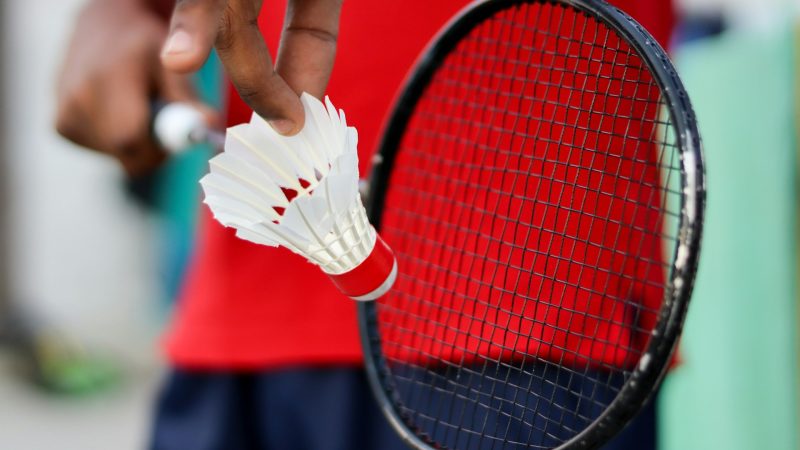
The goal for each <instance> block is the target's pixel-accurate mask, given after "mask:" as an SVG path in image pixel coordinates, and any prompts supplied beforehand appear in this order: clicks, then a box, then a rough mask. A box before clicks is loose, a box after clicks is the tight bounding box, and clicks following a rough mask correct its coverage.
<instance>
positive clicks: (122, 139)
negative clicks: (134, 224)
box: [56, 0, 214, 176]
mask: <svg viewBox="0 0 800 450" xmlns="http://www.w3.org/2000/svg"><path fill="white" fill-rule="evenodd" d="M166 33H167V26H166V23H165V20H164V19H162V18H161V17H159V16H158V15H157V14H156V13H155V12H153V11H152V10H150V9H148V8H147V7H146V6H144V5H143V3H142V2H141V0H93V1H91V2H90V3H89V4H88V5H87V7H86V8H85V9H84V10H83V12H82V13H81V15H80V17H79V19H78V23H77V26H76V30H75V32H74V34H73V36H72V41H71V43H70V46H69V49H68V51H67V56H66V59H65V63H64V66H63V69H62V72H61V75H60V78H59V82H58V110H57V117H56V128H57V130H58V132H59V133H61V134H62V135H63V136H64V137H66V138H67V139H69V140H71V141H73V142H75V143H77V144H79V145H82V146H84V147H88V148H90V149H94V150H97V151H100V152H102V153H106V154H109V155H112V156H114V157H116V158H117V159H118V160H119V161H120V163H121V164H122V166H123V168H124V169H125V171H126V172H127V173H128V174H129V175H131V176H138V175H144V174H146V173H148V172H150V171H152V170H153V169H154V168H155V167H157V166H158V164H159V163H160V162H161V161H162V160H163V159H164V157H165V153H164V152H163V150H162V149H160V148H159V146H158V145H157V144H156V143H155V141H154V140H153V138H152V136H151V132H150V121H151V110H150V108H151V101H152V100H153V99H155V98H158V99H160V100H163V101H184V102H190V103H195V104H197V106H198V108H201V110H203V111H204V112H205V113H206V115H207V116H208V120H209V123H211V122H213V121H214V116H213V113H212V112H211V110H210V109H209V108H207V107H204V106H202V105H200V104H199V103H198V101H197V99H196V97H195V95H194V92H193V90H192V86H191V84H190V80H189V79H188V78H187V77H186V76H184V75H177V74H174V73H172V72H169V71H167V70H165V69H164V68H163V66H162V65H161V62H160V61H159V53H160V48H161V44H162V43H163V40H164V38H165V37H166Z"/></svg>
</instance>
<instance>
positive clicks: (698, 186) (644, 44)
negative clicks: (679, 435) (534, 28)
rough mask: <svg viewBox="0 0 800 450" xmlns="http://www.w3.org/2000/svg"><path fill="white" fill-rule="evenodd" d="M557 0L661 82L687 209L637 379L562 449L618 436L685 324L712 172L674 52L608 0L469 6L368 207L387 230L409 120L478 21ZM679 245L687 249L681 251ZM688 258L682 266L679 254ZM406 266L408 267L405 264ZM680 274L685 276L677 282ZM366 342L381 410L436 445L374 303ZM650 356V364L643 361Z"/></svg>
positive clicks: (386, 157)
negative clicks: (397, 369)
mask: <svg viewBox="0 0 800 450" xmlns="http://www.w3.org/2000/svg"><path fill="white" fill-rule="evenodd" d="M525 3H527V4H533V3H550V4H559V5H565V6H571V7H573V8H576V9H577V10H579V11H581V12H583V13H585V14H587V15H588V16H591V17H594V18H596V19H597V20H599V21H600V22H602V23H603V24H605V25H606V26H607V27H608V28H609V29H611V30H612V31H614V32H616V33H617V34H618V35H619V36H620V37H622V38H624V39H625V40H626V41H628V43H629V44H630V45H631V47H632V48H633V49H634V50H636V51H637V52H638V53H639V55H640V56H641V58H642V60H643V61H644V62H645V64H646V65H647V67H648V68H649V69H650V71H651V73H652V75H653V78H654V80H655V81H656V83H657V84H658V86H659V87H660V89H661V92H662V95H663V96H664V99H665V103H666V105H667V107H668V109H669V113H670V114H671V118H672V121H673V126H674V131H675V133H676V134H677V136H676V138H677V143H678V144H679V148H680V150H681V161H680V162H681V187H682V191H683V195H682V196H681V214H680V216H681V217H680V224H679V235H678V238H679V241H678V245H676V248H675V252H676V255H674V258H673V266H672V270H671V272H672V277H671V279H670V280H669V284H668V286H667V289H666V290H665V298H664V302H663V304H662V307H661V310H660V312H659V317H658V321H657V324H656V326H655V328H654V330H653V332H652V338H651V340H650V343H649V346H648V348H647V350H646V352H645V354H644V356H643V357H642V359H640V363H639V364H637V365H636V367H635V368H634V370H633V373H632V374H631V376H630V378H629V379H628V380H627V382H626V383H625V384H624V386H623V387H622V389H621V391H620V392H619V394H618V395H617V397H616V398H615V399H614V401H613V402H612V403H611V404H610V405H609V406H608V408H607V409H606V410H605V411H604V412H603V413H602V414H601V415H600V416H599V417H598V418H597V419H596V420H595V421H594V422H593V423H592V424H591V425H590V426H589V427H588V428H586V429H585V430H583V431H582V432H581V433H579V434H577V435H576V436H574V437H573V438H572V439H570V440H569V441H567V442H565V443H564V444H562V445H561V446H560V447H558V448H559V449H561V450H566V449H569V450H574V449H590V448H598V447H600V446H601V445H603V444H605V443H606V442H608V441H609V440H610V439H611V438H613V437H614V436H615V435H616V434H617V433H618V432H619V431H621V430H622V428H624V427H625V425H627V423H628V422H629V421H630V420H631V419H632V418H633V417H634V416H635V415H636V414H637V413H638V412H639V410H641V408H642V407H643V406H644V405H645V404H646V403H647V401H649V399H650V397H651V396H652V394H653V393H654V392H656V390H657V388H658V386H659V385H660V383H661V381H662V379H663V377H664V375H665V374H666V371H667V370H666V369H667V368H668V366H669V363H670V361H671V358H672V354H673V352H674V350H675V348H676V347H677V343H678V338H679V336H680V333H681V330H682V328H683V322H684V318H685V317H686V312H687V308H688V305H689V299H690V297H691V292H692V287H693V283H694V275H695V272H696V269H697V263H698V257H699V253H700V237H701V232H702V224H703V213H704V207H705V198H706V190H705V179H704V163H703V152H702V144H701V141H700V135H699V133H698V130H697V123H696V120H695V115H694V111H693V109H692V106H691V103H690V101H689V97H688V95H687V94H686V91H685V89H684V87H683V84H682V82H681V80H680V78H679V77H678V74H677V72H676V71H675V68H674V67H673V65H672V63H671V61H670V59H669V57H668V56H667V53H666V52H665V51H664V49H663V48H662V47H661V46H660V45H659V44H658V43H657V42H656V40H655V39H654V38H653V37H652V36H651V35H650V33H648V32H647V30H645V29H644V28H643V27H642V26H641V25H640V24H639V23H637V22H636V21H635V20H634V19H633V18H631V17H630V16H628V15H627V14H626V13H625V12H623V11H622V10H620V9H619V8H617V7H615V6H613V5H610V4H608V3H607V2H605V1H603V0H483V1H477V2H474V3H472V4H470V5H469V6H467V7H466V8H465V9H464V10H462V11H461V12H460V13H459V14H458V15H457V16H456V17H455V18H454V19H453V20H451V21H450V23H449V24H448V25H446V26H445V27H444V28H443V30H442V31H441V32H440V33H439V34H438V35H437V36H436V37H435V38H434V39H433V41H432V42H431V44H429V46H428V47H427V48H426V50H425V51H424V53H423V54H422V55H421V57H420V58H419V59H418V61H417V62H416V64H415V66H414V68H413V69H412V71H411V72H410V76H409V77H408V78H407V80H406V82H405V86H404V88H403V90H402V91H401V94H400V96H399V97H398V99H397V100H396V102H395V107H394V110H393V113H392V115H391V118H390V120H389V122H388V125H387V127H386V128H385V130H384V134H383V138H382V140H381V143H380V146H379V149H378V153H377V154H376V156H375V158H374V160H373V169H372V172H371V175H370V181H369V195H368V200H367V210H368V214H369V219H370V222H371V223H372V224H373V225H374V226H375V227H376V229H378V230H380V222H381V216H382V213H383V206H384V199H385V196H386V193H387V190H388V187H389V185H390V183H391V176H392V168H393V162H394V159H395V156H396V154H397V151H398V147H399V145H400V142H401V141H402V137H403V134H404V132H405V129H406V126H407V124H408V121H409V119H410V117H411V115H412V113H413V111H414V108H415V106H416V104H417V102H418V101H419V99H420V97H421V96H422V95H423V93H424V91H425V88H426V86H427V85H428V83H429V82H430V80H431V78H432V77H433V75H434V73H435V72H436V70H437V69H438V68H439V66H440V65H441V64H442V62H443V61H444V60H445V58H446V56H447V55H448V54H449V53H450V52H451V51H452V50H453V49H454V48H455V47H456V45H457V44H458V42H460V41H461V39H463V38H464V37H465V36H466V35H467V34H468V33H469V32H470V31H471V30H472V29H473V28H474V27H476V26H477V25H478V24H480V23H481V22H483V21H484V20H485V19H487V18H489V17H492V16H493V15H494V14H496V13H497V12H499V11H501V10H504V9H507V8H511V7H513V6H515V5H520V4H525ZM679 252H688V254H687V253H684V254H682V255H678V253H679ZM679 256H680V257H681V258H683V261H685V262H684V263H682V264H680V265H677V264H676V263H675V262H674V261H677V260H678V259H677V258H678V257H679ZM401 270H402V269H401ZM676 280H680V282H676ZM358 316H359V327H360V331H361V342H362V346H363V349H364V355H365V363H366V369H367V375H368V378H369V382H370V385H371V386H372V390H373V392H374V395H375V397H376V399H377V401H378V403H379V405H380V408H381V410H382V411H383V413H384V414H385V415H386V417H387V419H388V420H389V422H390V423H391V425H392V426H393V427H394V429H395V430H396V431H397V432H398V433H399V435H400V436H401V438H402V439H403V440H404V441H405V442H406V443H408V444H409V445H410V446H411V447H412V448H416V449H419V450H426V449H430V448H435V447H436V443H435V442H426V440H425V438H424V437H420V436H419V435H417V434H416V433H415V432H414V430H413V428H412V427H413V425H410V424H409V422H407V421H406V420H404V419H403V417H402V416H401V414H400V413H399V411H398V408H397V407H396V401H398V402H399V399H398V400H396V401H393V395H394V393H393V392H392V389H391V388H390V383H388V382H387V380H386V379H385V370H383V368H385V367H386V361H385V359H384V356H383V354H382V352H381V347H380V336H379V332H378V329H377V311H376V306H375V303H374V302H364V303H359V304H358ZM645 360H647V362H646V363H642V361H645Z"/></svg>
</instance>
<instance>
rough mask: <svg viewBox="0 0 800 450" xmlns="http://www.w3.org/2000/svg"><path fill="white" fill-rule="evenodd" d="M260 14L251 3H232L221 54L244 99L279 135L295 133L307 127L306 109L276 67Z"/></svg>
mask: <svg viewBox="0 0 800 450" xmlns="http://www.w3.org/2000/svg"><path fill="white" fill-rule="evenodd" d="M258 13H259V11H258V9H257V8H254V7H253V3H252V1H250V0H230V1H229V3H228V8H226V9H225V12H224V14H223V18H222V22H221V24H222V26H221V27H220V30H219V33H218V34H217V40H216V49H217V53H218V54H219V57H220V60H221V61H222V64H223V65H224V66H225V69H226V71H227V73H228V76H229V77H230V79H231V82H232V83H233V85H234V87H235V88H236V90H237V91H238V92H239V95H240V96H241V97H242V100H244V101H245V102H246V103H247V104H248V105H249V106H250V107H251V108H253V110H254V111H255V112H256V113H258V115H260V116H261V117H263V118H264V119H266V120H267V121H269V123H270V125H272V127H273V128H274V129H275V130H276V131H277V132H279V133H281V134H285V135H291V134H295V133H297V132H298V131H300V129H302V127H303V120H304V113H303V107H302V104H301V103H300V98H299V97H298V96H297V94H296V93H295V92H294V91H293V90H292V89H291V88H290V87H289V85H288V84H286V82H285V81H284V80H283V78H281V77H280V76H279V75H278V74H277V73H276V72H275V69H274V68H273V64H272V57H271V56H270V54H269V50H267V46H266V44H265V43H264V38H263V37H262V36H261V32H260V31H259V29H258Z"/></svg>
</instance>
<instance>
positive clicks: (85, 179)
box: [0, 0, 800, 450]
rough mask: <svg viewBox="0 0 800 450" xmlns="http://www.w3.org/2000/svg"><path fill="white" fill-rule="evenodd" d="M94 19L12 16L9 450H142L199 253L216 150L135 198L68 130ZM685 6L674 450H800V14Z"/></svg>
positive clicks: (51, 6) (41, 5)
mask: <svg viewBox="0 0 800 450" xmlns="http://www.w3.org/2000/svg"><path fill="white" fill-rule="evenodd" d="M643 1H647V0H643ZM612 2H613V0H612ZM83 3H84V1H83V0H26V1H21V0H8V1H3V2H0V61H2V66H1V67H2V70H0V88H2V89H0V99H1V100H2V104H3V105H5V107H4V108H2V109H0V149H1V150H2V151H0V211H2V213H0V449H22V448H25V449H55V448H58V449H67V450H69V449H109V448H114V449H121V450H124V449H139V448H143V447H144V445H145V443H146V440H147V433H148V428H149V420H150V419H149V415H150V410H151V405H152V401H153V399H154V396H155V394H156V392H157V389H158V383H159V379H160V376H161V374H162V370H163V368H162V366H161V364H162V363H161V361H160V357H159V354H158V346H157V341H158V336H159V332H160V330H161V328H162V326H163V324H164V322H165V320H166V319H167V317H168V314H169V310H170V305H171V302H172V298H173V297H174V295H175V292H176V290H177V289H178V286H179V284H180V279H181V275H182V273H183V270H184V267H185V263H186V261H187V259H188V258H189V256H190V253H191V243H192V237H193V231H194V220H195V219H194V218H195V215H196V214H195V213H196V211H197V207H198V206H197V203H198V198H199V197H198V195H197V193H198V191H197V183H196V181H197V179H198V178H199V176H200V174H201V173H202V172H203V171H204V170H205V160H206V158H207V156H208V153H209V151H208V150H207V149H197V150H196V151H193V152H189V153H186V154H184V155H182V156H180V157H179V158H176V159H175V160H173V161H171V162H170V163H169V164H168V165H167V166H166V167H165V168H164V169H163V170H161V171H160V173H159V174H158V175H157V176H156V177H154V178H153V179H150V180H145V181H141V182H139V183H130V182H126V181H125V180H124V178H123V176H122V173H121V170H120V169H119V168H118V167H117V165H116V163H115V162H113V161H111V160H110V159H107V158H104V157H101V156H98V155H97V154H94V153H90V152H86V151H81V150H80V149H78V148H77V147H74V146H72V145H71V144H69V143H67V142H66V141H65V140H63V139H61V138H59V137H58V136H57V135H56V133H55V132H54V130H53V128H52V122H53V116H54V106H55V102H54V100H53V98H54V89H55V88H54V86H55V77H56V74H57V70H58V67H59V64H60V63H61V58H62V57H63V52H64V51H65V46H66V44H67V38H68V36H69V33H70V32H71V29H72V27H73V25H74V19H75V17H76V16H77V13H78V12H79V10H80V7H81V6H82V4H83ZM674 6H675V8H676V11H678V12H679V17H680V20H679V26H678V27H677V28H676V30H675V33H674V38H673V44H672V48H671V53H672V54H673V58H674V60H675V62H676V64H677V66H678V69H679V72H680V74H681V76H682V77H683V79H684V82H685V84H686V86H687V89H688V91H689V93H690V95H691V97H692V101H693V103H694V107H695V109H696V112H697V115H698V118H699V122H700V130H701V133H702V135H703V139H704V143H705V150H706V158H707V166H708V191H709V200H708V206H707V222H706V228H705V239H704V242H703V254H702V258H701V265H700V270H699V273H698V278H697V284H696V290H695V295H694V298H693V301H692V306H691V309H690V313H689V318H688V320H687V323H686V330H685V334H684V338H683V342H682V347H681V364H680V365H679V366H678V367H677V368H676V369H674V370H673V371H672V373H671V374H670V375H669V376H668V378H667V380H666V381H665V384H664V387H663V389H662V392H661V396H660V403H659V408H660V410H661V414H660V421H661V423H660V442H661V448H663V449H667V450H691V449H742V450H748V449H795V448H798V422H799V421H798V408H797V405H798V395H799V394H798V392H799V391H798V388H797V385H798V373H800V372H798V364H800V357H798V351H799V350H798V348H799V347H798V345H797V336H798V332H797V330H798V325H800V319H799V318H798V308H797V305H798V299H799V298H800V297H798V288H797V283H796V280H797V279H798V273H800V264H799V263H798V260H799V259H800V250H799V249H800V247H799V246H798V242H800V240H798V223H800V222H798V218H797V213H798V211H800V208H798V199H800V197H798V188H797V175H796V174H797V169H798V161H800V157H799V156H798V155H800V153H799V151H800V147H798V142H799V141H798V120H797V114H796V110H797V105H798V99H800V96H798V92H800V90H799V89H798V82H799V81H800V78H798V74H800V71H798V70H797V65H798V61H800V58H798V57H797V56H798V54H799V53H798V52H799V51H800V27H799V26H798V25H800V21H798V18H799V17H800V16H798V12H800V2H798V1H797V0H675V4H674ZM219 76H220V75H219V72H218V70H217V68H216V67H215V65H214V63H213V62H212V63H210V64H209V65H207V67H205V68H204V69H203V70H202V71H201V73H200V74H199V76H198V78H197V82H198V86H199V87H200V90H201V91H202V92H203V95H204V97H205V99H206V100H207V101H209V102H210V103H212V104H215V103H218V102H219V92H217V90H216V89H215V88H214V86H219V85H220V83H219Z"/></svg>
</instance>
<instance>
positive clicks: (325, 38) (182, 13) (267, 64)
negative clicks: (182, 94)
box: [161, 0, 342, 135]
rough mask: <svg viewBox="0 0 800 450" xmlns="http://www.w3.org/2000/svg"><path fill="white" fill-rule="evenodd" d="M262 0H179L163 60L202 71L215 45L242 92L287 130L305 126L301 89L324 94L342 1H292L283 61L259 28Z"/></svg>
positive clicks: (283, 39) (258, 110)
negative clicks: (274, 54)
mask: <svg viewBox="0 0 800 450" xmlns="http://www.w3.org/2000/svg"><path fill="white" fill-rule="evenodd" d="M261 3H262V2H261V0H178V2H177V3H176V5H175V10H174V12H173V14H172V21H171V24H170V31H169V37H168V38H167V40H166V42H165V44H164V48H163V51H162V53H161V60H162V61H163V63H164V66H166V67H167V68H168V69H171V70H173V71H175V72H178V73H185V72H191V71H194V70H197V69H198V68H199V67H200V66H201V65H202V64H203V62H204V61H205V60H206V58H207V57H208V54H209V52H210V51H211V48H212V47H214V48H216V50H217V53H218V54H219V57H220V60H221V61H222V64H223V65H224V66H225V69H226V72H227V73H228V76H229V77H230V79H231V82H232V83H233V85H234V86H235V87H236V90H237V91H238V92H239V95H240V96H241V97H242V99H243V100H244V101H245V102H246V103H247V104H248V105H249V106H250V107H251V108H253V110H254V111H255V112H256V113H258V114H259V115H260V116H261V117H263V118H264V119H266V120H267V121H268V122H269V123H270V124H271V125H272V127H273V128H274V129H275V130H276V131H278V132H279V133H281V134H286V135H291V134H295V133H297V132H298V131H300V130H301V129H302V127H303V122H304V113H303V107H302V104H301V103H300V99H299V94H300V93H301V92H308V93H309V94H312V95H314V96H316V97H322V96H323V94H324V93H325V87H326V86H327V84H328V79H329V77H330V73H331V70H332V69H333V60H334V56H335V54H336V36H337V33H338V30H339V13H340V11H341V8H342V2H341V0H289V4H288V8H287V11H286V18H285V21H284V29H283V34H282V36H281V44H280V48H279V50H278V58H277V64H276V65H275V66H274V68H273V63H272V58H271V56H270V54H269V51H268V50H267V47H266V45H265V44H264V38H263V37H262V36H261V33H260V31H259V29H258V15H259V13H260V10H261Z"/></svg>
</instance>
